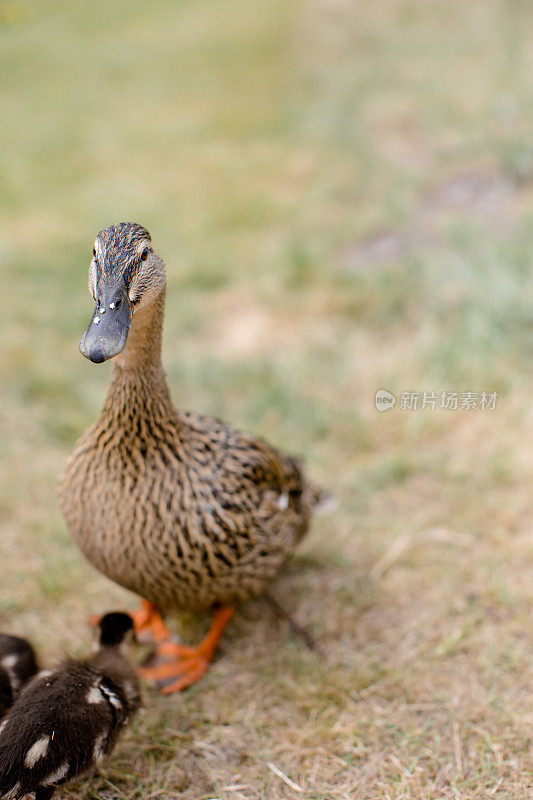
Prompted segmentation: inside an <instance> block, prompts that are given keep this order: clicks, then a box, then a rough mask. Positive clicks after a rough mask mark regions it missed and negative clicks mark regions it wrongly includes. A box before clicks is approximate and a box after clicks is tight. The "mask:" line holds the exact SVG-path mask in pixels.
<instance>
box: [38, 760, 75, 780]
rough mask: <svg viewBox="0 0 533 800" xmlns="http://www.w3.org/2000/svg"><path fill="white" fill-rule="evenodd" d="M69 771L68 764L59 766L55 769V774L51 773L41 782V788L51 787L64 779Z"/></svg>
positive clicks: (66, 762)
mask: <svg viewBox="0 0 533 800" xmlns="http://www.w3.org/2000/svg"><path fill="white" fill-rule="evenodd" d="M68 770H69V763H68V761H65V763H64V764H61V766H60V767H58V768H57V769H56V771H55V772H51V773H50V775H49V776H48V777H47V778H45V779H44V781H41V786H52V784H54V783H57V781H60V780H61V778H64V777H65V775H66V774H67V772H68Z"/></svg>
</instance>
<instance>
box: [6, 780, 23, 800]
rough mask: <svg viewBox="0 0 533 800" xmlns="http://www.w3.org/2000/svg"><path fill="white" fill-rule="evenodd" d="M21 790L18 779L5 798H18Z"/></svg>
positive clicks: (9, 799)
mask: <svg viewBox="0 0 533 800" xmlns="http://www.w3.org/2000/svg"><path fill="white" fill-rule="evenodd" d="M19 792H20V781H17V782H16V784H15V785H14V786H13V787H12V788H11V789H10V790H9V792H8V793H7V794H5V795H4V800H16V798H17V797H18V796H19Z"/></svg>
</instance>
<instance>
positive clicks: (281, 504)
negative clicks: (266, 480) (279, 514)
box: [278, 493, 289, 511]
mask: <svg viewBox="0 0 533 800" xmlns="http://www.w3.org/2000/svg"><path fill="white" fill-rule="evenodd" d="M288 507H289V495H288V494H286V493H283V494H280V496H279V497H278V508H279V509H280V510H281V511H286V510H287V509H288Z"/></svg>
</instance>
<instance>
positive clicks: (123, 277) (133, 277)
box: [80, 222, 166, 364]
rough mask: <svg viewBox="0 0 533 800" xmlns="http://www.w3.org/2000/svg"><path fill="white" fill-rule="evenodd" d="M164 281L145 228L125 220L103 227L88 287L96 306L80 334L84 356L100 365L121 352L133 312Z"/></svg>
mask: <svg viewBox="0 0 533 800" xmlns="http://www.w3.org/2000/svg"><path fill="white" fill-rule="evenodd" d="M165 285H166V275H165V265H164V263H163V261H162V259H161V258H159V256H158V255H156V254H155V253H154V251H153V249H152V238H151V236H150V234H149V233H148V231H147V230H146V228H143V226H142V225H138V224H137V223H135V222H121V223H119V224H118V225H111V226H110V227H109V228H105V229H104V230H103V231H100V233H99V234H98V236H97V237H96V240H95V243H94V248H93V258H92V261H91V264H90V267H89V292H90V293H91V295H92V297H93V299H94V300H95V301H96V306H95V309H94V311H93V314H92V317H91V319H90V320H89V324H88V326H87V329H86V331H85V333H84V334H83V336H82V337H81V341H80V351H81V353H82V355H84V356H85V358H88V359H89V360H90V361H93V362H94V363H95V364H101V363H102V361H107V359H108V358H113V356H116V355H118V354H119V353H120V352H122V350H124V347H125V346H126V342H127V340H128V332H129V329H130V324H131V319H132V316H133V314H134V313H135V312H136V311H137V310H138V309H139V308H141V307H142V306H145V305H147V304H148V303H150V302H152V300H154V299H155V298H156V297H157V296H158V295H159V294H160V293H161V292H162V290H163V289H164V288H165Z"/></svg>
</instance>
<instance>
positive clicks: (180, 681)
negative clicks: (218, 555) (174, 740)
mask: <svg viewBox="0 0 533 800" xmlns="http://www.w3.org/2000/svg"><path fill="white" fill-rule="evenodd" d="M233 613H234V609H233V608H229V607H227V606H225V607H222V608H219V609H217V610H216V611H215V613H214V616H213V621H212V624H211V627H210V629H209V632H208V634H207V636H206V637H205V639H204V640H203V641H202V642H201V643H200V644H199V645H198V647H186V646H185V645H181V644H177V643H176V642H171V641H168V640H167V641H159V642H158V643H157V646H156V650H155V654H154V656H153V657H151V658H150V659H149V662H153V666H151V665H150V666H144V667H141V668H140V669H139V673H140V675H141V676H142V677H143V678H144V679H145V680H147V681H153V682H155V683H156V684H157V686H158V687H159V690H160V691H161V693H162V694H173V693H174V692H181V691H182V690H183V689H186V688H187V687H188V686H192V684H193V683H196V681H198V680H200V678H201V677H202V676H203V675H205V673H206V672H207V669H208V668H209V664H210V663H211V661H212V660H213V657H214V655H215V652H216V649H217V647H218V644H219V642H220V639H221V637H222V634H223V632H224V630H225V628H226V625H227V624H228V622H229V621H230V619H231V617H232V616H233Z"/></svg>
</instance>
